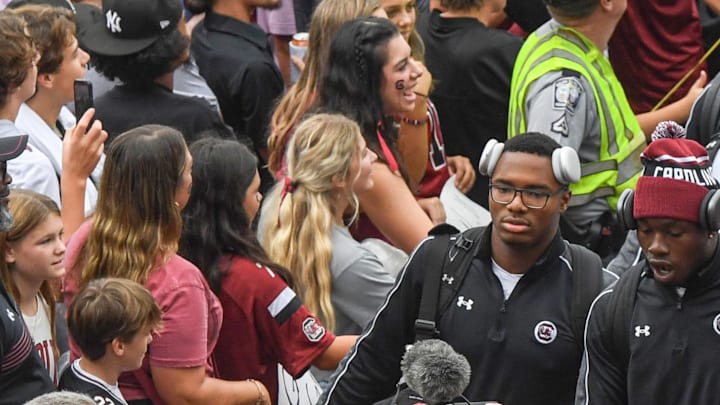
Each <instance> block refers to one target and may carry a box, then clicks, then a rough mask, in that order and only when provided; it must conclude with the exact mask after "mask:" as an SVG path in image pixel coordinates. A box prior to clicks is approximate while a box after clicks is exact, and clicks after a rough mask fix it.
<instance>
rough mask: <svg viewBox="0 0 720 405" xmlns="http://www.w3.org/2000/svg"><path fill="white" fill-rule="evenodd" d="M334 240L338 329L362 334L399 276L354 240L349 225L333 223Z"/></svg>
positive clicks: (342, 332) (339, 332)
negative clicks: (396, 276)
mask: <svg viewBox="0 0 720 405" xmlns="http://www.w3.org/2000/svg"><path fill="white" fill-rule="evenodd" d="M330 240H331V242H332V249H333V252H332V259H331V260H330V271H331V272H332V278H333V280H332V282H333V287H332V304H333V307H334V309H335V318H336V322H335V330H334V332H335V334H336V335H352V334H359V333H360V332H362V330H363V328H364V327H365V325H367V324H368V323H369V322H370V321H371V320H372V318H373V317H374V316H375V312H377V310H378V308H380V306H381V305H382V304H383V302H385V297H386V296H387V294H388V292H389V291H390V289H391V288H392V286H393V284H395V278H394V277H393V276H391V275H390V274H389V273H388V272H387V271H385V269H384V268H383V265H382V263H380V261H379V260H378V259H377V257H376V256H375V255H374V254H372V253H371V252H370V251H369V250H368V249H366V248H365V247H364V246H362V245H361V244H360V243H359V242H358V241H356V240H355V239H353V237H352V236H351V235H350V232H349V231H348V230H347V228H344V227H340V226H337V225H333V227H332V231H331V234H330Z"/></svg>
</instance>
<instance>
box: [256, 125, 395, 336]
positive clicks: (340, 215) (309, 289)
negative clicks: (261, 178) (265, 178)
mask: <svg viewBox="0 0 720 405" xmlns="http://www.w3.org/2000/svg"><path fill="white" fill-rule="evenodd" d="M375 159H376V155H375V153H374V152H373V151H372V150H370V149H369V148H368V147H367V144H366V142H365V139H364V138H363V137H362V135H361V133H360V128H359V126H358V125H357V123H355V122H354V121H352V120H350V119H348V118H347V117H344V116H342V115H339V114H318V115H313V116H310V117H309V118H307V119H306V120H305V121H303V122H302V123H300V125H299V126H298V128H297V131H296V132H295V135H294V136H293V137H292V139H291V140H290V143H289V144H288V150H287V165H288V167H287V170H288V174H287V176H286V177H285V179H284V181H283V182H281V183H278V184H277V185H276V186H275V188H273V190H272V191H271V193H270V195H269V196H268V199H267V201H266V205H267V209H266V212H263V215H264V216H265V215H267V218H268V220H266V221H265V222H264V226H265V227H266V229H264V233H263V239H262V243H263V246H264V247H265V249H266V250H267V252H268V254H269V256H270V258H271V259H273V260H274V261H276V262H278V263H280V264H281V265H283V266H285V267H286V268H288V269H290V270H291V271H292V272H293V276H294V279H295V283H296V285H297V291H298V292H300V295H301V298H302V301H303V303H305V305H306V306H307V307H308V309H310V311H311V312H312V313H314V314H317V315H318V316H319V317H320V320H321V321H322V322H323V324H324V325H326V326H327V327H329V328H331V329H332V330H334V331H335V333H336V334H350V333H352V334H357V333H359V332H361V331H362V329H363V328H364V327H365V325H366V324H367V323H368V322H369V321H370V320H371V319H372V317H373V316H374V315H375V312H376V311H377V309H378V308H379V307H380V305H382V302H383V301H384V299H385V296H386V295H387V292H388V291H389V290H390V288H391V287H392V285H393V283H394V281H395V280H394V277H392V276H391V275H390V274H389V273H387V272H386V271H385V270H384V269H383V266H382V263H380V262H379V261H378V259H377V257H375V255H373V254H372V253H370V251H368V250H367V249H365V248H364V247H362V246H361V245H360V244H359V243H358V242H357V241H355V240H354V239H353V238H352V237H351V236H350V233H349V232H348V229H347V226H346V225H345V224H346V222H345V215H346V213H347V212H352V213H353V215H352V218H353V219H354V218H355V217H357V215H358V210H359V204H358V198H357V194H358V193H362V192H366V191H367V190H369V189H371V188H372V187H373V186H374V184H373V183H374V180H373V179H374V170H375V166H374V164H373V162H374V161H375Z"/></svg>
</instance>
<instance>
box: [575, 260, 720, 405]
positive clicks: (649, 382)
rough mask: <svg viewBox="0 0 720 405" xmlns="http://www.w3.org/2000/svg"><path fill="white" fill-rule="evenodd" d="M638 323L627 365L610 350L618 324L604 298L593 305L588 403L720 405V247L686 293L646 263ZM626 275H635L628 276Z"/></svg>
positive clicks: (630, 329) (631, 328)
mask: <svg viewBox="0 0 720 405" xmlns="http://www.w3.org/2000/svg"><path fill="white" fill-rule="evenodd" d="M638 266H643V272H642V277H641V279H640V283H639V285H638V290H637V295H636V298H635V299H636V301H635V306H634V308H633V309H632V317H631V319H632V321H631V324H630V325H628V326H627V332H626V333H627V339H628V344H629V348H630V358H629V361H628V364H627V366H626V367H625V366H623V365H622V364H623V361H621V360H620V358H621V354H620V353H619V352H616V351H615V350H613V349H612V346H613V343H612V342H613V340H611V339H612V338H611V337H609V332H608V330H611V329H610V328H611V326H612V319H611V316H609V315H608V313H609V311H608V310H607V308H608V302H609V301H610V299H611V297H612V294H613V293H614V292H613V290H612V288H609V289H608V290H606V291H604V292H603V293H602V294H601V295H600V296H599V297H598V298H597V300H596V302H595V303H593V305H592V306H591V311H590V315H589V317H588V319H589V320H588V329H587V355H588V370H587V375H586V376H585V381H586V384H587V391H586V393H585V395H586V397H587V401H588V403H589V404H591V405H595V404H598V405H616V404H617V405H619V404H653V405H662V404H673V405H698V404H703V405H710V404H720V389H719V388H718V381H720V248H718V249H717V250H716V251H715V255H714V257H713V259H712V261H711V262H710V264H709V265H708V266H707V267H705V268H704V269H702V270H701V271H699V272H697V273H695V274H694V275H692V276H691V279H690V280H689V282H688V283H687V285H686V288H685V289H684V290H682V289H678V288H676V287H673V286H668V285H664V284H661V283H658V282H657V281H655V279H654V278H653V272H652V270H651V269H650V267H649V266H648V264H647V263H646V262H644V261H643V262H641V263H638ZM628 273H630V272H629V271H628Z"/></svg>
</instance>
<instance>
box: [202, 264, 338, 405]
mask: <svg viewBox="0 0 720 405" xmlns="http://www.w3.org/2000/svg"><path fill="white" fill-rule="evenodd" d="M219 267H220V268H221V269H227V275H226V276H225V278H224V279H223V282H222V287H221V290H220V292H219V294H218V298H219V299H220V302H221V303H222V306H223V314H224V315H223V322H222V327H221V329H220V336H219V338H218V342H217V346H216V347H215V351H214V352H213V356H214V358H215V363H216V367H217V368H216V370H217V372H218V375H219V377H220V378H222V379H226V380H244V379H247V378H255V379H257V380H259V381H261V382H262V383H263V384H264V385H265V386H266V387H267V389H268V392H269V393H270V398H271V400H272V403H273V404H275V403H277V396H278V368H277V365H278V364H281V365H282V366H283V367H284V368H285V370H287V372H288V373H289V374H291V375H292V376H293V377H295V378H297V377H299V376H300V375H301V374H302V373H303V372H304V371H305V370H307V369H308V368H309V367H310V365H311V364H312V363H313V361H314V360H315V359H316V358H317V357H318V356H320V355H321V354H322V353H323V352H324V351H325V350H326V349H327V348H328V347H329V346H330V344H331V343H332V342H333V341H334V340H335V335H333V333H332V332H330V331H328V330H326V329H325V327H324V326H323V325H322V324H321V323H320V321H319V320H318V319H317V318H316V317H315V316H314V315H313V314H312V313H310V311H308V309H307V308H306V307H305V306H304V305H302V303H301V302H300V299H299V298H298V297H297V296H296V294H295V292H294V291H293V290H292V289H291V288H290V287H288V285H287V283H285V281H284V280H283V279H282V278H281V277H280V276H279V275H278V274H277V273H275V272H274V271H273V270H271V269H270V268H268V267H266V266H263V265H260V264H258V263H256V262H254V261H251V260H249V259H247V258H244V257H240V256H232V257H224V258H223V259H222V261H221V263H220V265H219Z"/></svg>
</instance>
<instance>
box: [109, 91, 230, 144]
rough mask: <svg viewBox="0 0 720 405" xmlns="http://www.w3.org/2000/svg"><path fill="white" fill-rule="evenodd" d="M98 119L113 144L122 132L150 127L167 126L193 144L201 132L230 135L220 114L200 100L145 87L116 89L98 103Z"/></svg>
mask: <svg viewBox="0 0 720 405" xmlns="http://www.w3.org/2000/svg"><path fill="white" fill-rule="evenodd" d="M95 109H96V111H97V112H96V115H95V116H96V118H97V119H99V120H100V121H102V124H103V129H104V130H106V131H107V133H108V138H107V141H106V142H105V145H106V146H107V145H110V143H111V142H112V140H113V139H115V138H116V137H117V136H118V135H120V134H121V133H123V132H125V131H127V130H129V129H132V128H135V127H139V126H141V125H147V124H157V125H167V126H170V127H173V128H175V129H177V130H178V131H180V132H181V133H182V134H183V136H184V137H185V141H186V142H187V143H188V144H190V143H192V141H194V140H195V139H197V135H198V134H199V133H200V132H203V131H206V130H211V129H214V130H217V131H219V132H220V134H223V133H226V132H229V131H228V129H227V127H226V126H225V124H224V123H223V122H222V120H221V119H220V115H219V114H218V112H217V111H216V110H214V109H213V108H212V107H211V106H210V104H208V102H207V101H205V100H204V99H202V98H199V97H188V96H183V95H179V94H174V93H173V92H172V91H170V90H168V89H166V88H164V87H162V86H159V85H151V86H149V87H145V88H136V87H129V86H124V85H120V86H115V87H114V88H113V89H112V90H110V91H108V92H107V93H105V94H103V95H102V96H100V97H99V98H98V99H97V100H95Z"/></svg>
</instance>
